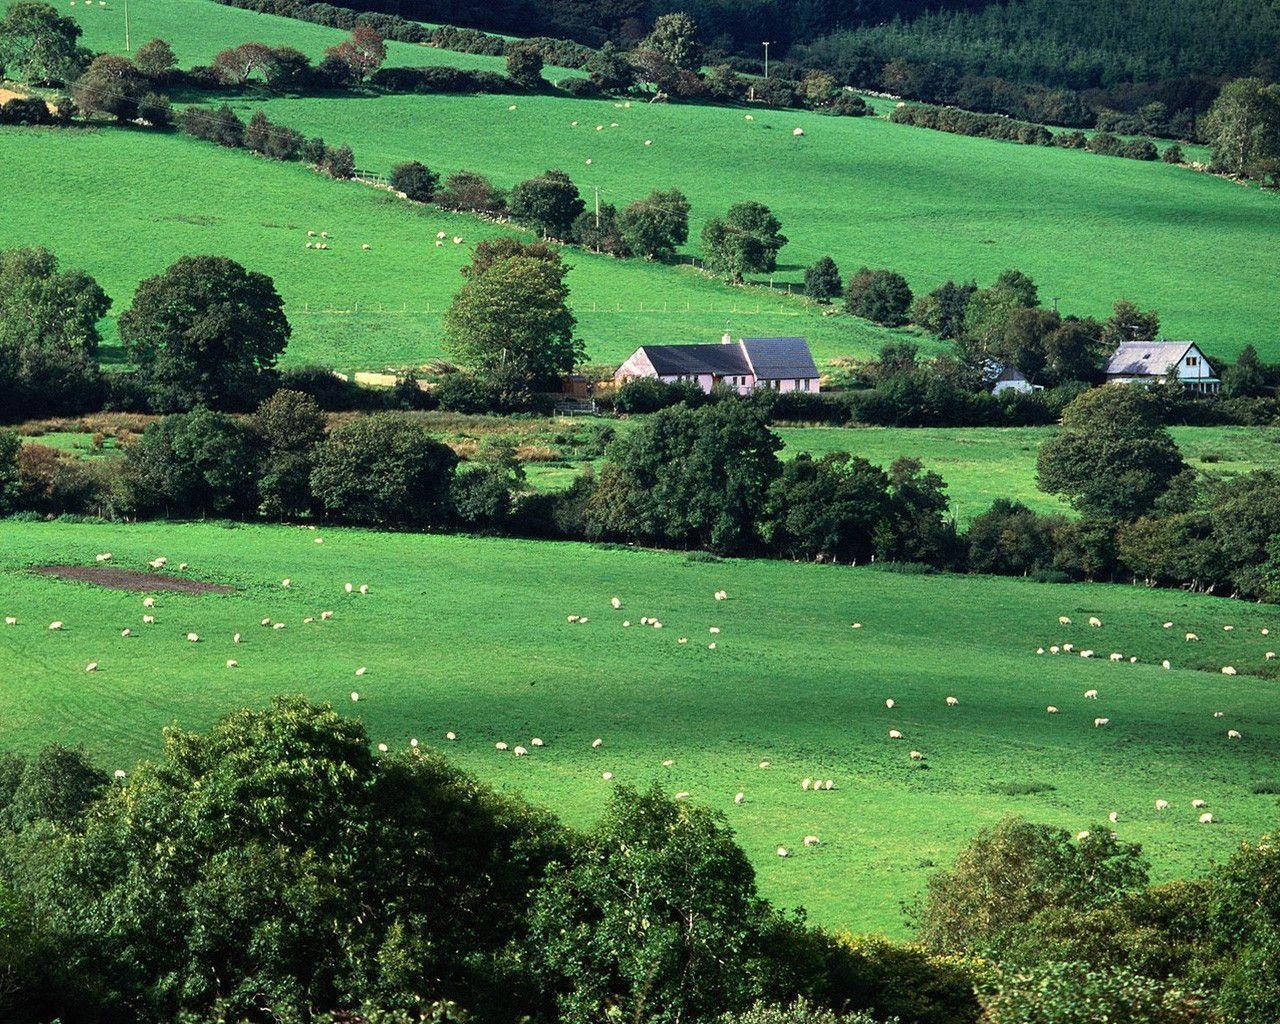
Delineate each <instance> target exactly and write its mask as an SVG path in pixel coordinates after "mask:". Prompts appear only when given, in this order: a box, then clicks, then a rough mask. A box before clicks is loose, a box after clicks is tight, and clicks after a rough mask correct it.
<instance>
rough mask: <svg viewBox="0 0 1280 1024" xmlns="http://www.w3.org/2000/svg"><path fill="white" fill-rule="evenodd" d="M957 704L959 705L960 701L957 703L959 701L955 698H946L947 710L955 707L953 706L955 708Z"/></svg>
mask: <svg viewBox="0 0 1280 1024" xmlns="http://www.w3.org/2000/svg"><path fill="white" fill-rule="evenodd" d="M959 703H960V701H959V700H957V699H956V698H955V697H948V698H947V707H949V708H953V707H955V706H956V705H957V704H959Z"/></svg>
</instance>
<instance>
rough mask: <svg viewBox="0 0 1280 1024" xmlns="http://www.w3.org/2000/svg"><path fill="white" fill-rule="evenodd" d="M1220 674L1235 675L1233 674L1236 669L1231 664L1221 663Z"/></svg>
mask: <svg viewBox="0 0 1280 1024" xmlns="http://www.w3.org/2000/svg"><path fill="white" fill-rule="evenodd" d="M1222 674H1223V675H1224V676H1233V675H1235V674H1236V670H1235V668H1234V667H1233V666H1231V665H1223V666H1222Z"/></svg>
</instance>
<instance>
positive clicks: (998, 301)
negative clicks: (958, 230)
mask: <svg viewBox="0 0 1280 1024" xmlns="http://www.w3.org/2000/svg"><path fill="white" fill-rule="evenodd" d="M1039 304H1040V297H1039V290H1038V289H1037V288H1036V284H1035V282H1034V281H1032V280H1031V278H1030V277H1028V276H1027V275H1026V274H1024V273H1023V272H1022V271H1020V270H1013V269H1010V270H1006V271H1004V272H1003V273H1002V274H1001V275H1000V276H999V277H998V278H996V280H995V283H994V284H992V285H991V287H990V288H980V289H978V290H977V291H975V292H973V293H972V294H971V295H970V296H969V301H968V305H967V308H966V310H965V320H964V335H963V344H962V345H961V352H962V355H963V357H964V358H965V359H966V361H968V362H969V363H971V364H972V365H975V366H977V365H981V364H982V363H984V362H986V361H988V360H990V359H992V358H993V356H992V350H993V349H995V348H996V347H997V346H998V345H999V343H1000V339H1001V338H1003V336H1004V332H1005V328H1006V327H1007V326H1008V324H1009V318H1010V317H1011V316H1012V315H1013V311H1014V310H1016V309H1034V308H1035V307H1036V306H1038V305H1039Z"/></svg>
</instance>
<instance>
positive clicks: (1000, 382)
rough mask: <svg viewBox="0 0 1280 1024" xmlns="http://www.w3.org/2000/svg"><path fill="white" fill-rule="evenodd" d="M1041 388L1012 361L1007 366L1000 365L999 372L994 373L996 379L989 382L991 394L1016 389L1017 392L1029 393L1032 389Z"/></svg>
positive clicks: (1037, 389)
mask: <svg viewBox="0 0 1280 1024" xmlns="http://www.w3.org/2000/svg"><path fill="white" fill-rule="evenodd" d="M1041 390H1043V389H1042V388H1039V387H1037V386H1036V385H1034V384H1032V383H1031V381H1029V380H1027V378H1026V377H1025V376H1024V375H1023V373H1022V371H1021V370H1019V369H1018V368H1017V367H1016V366H1014V365H1013V364H1012V363H1010V364H1009V365H1008V366H1002V367H1001V368H1000V372H999V373H998V374H997V375H996V379H995V380H994V381H992V382H991V393H992V394H993V395H999V394H1002V393H1003V392H1005V391H1016V392H1018V393H1019V394H1024V395H1029V394H1031V392H1033V391H1041Z"/></svg>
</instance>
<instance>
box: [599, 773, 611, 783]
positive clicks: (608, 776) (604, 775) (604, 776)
mask: <svg viewBox="0 0 1280 1024" xmlns="http://www.w3.org/2000/svg"><path fill="white" fill-rule="evenodd" d="M600 778H602V779H604V781H605V782H608V781H610V780H611V779H612V778H613V772H601V773H600Z"/></svg>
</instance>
